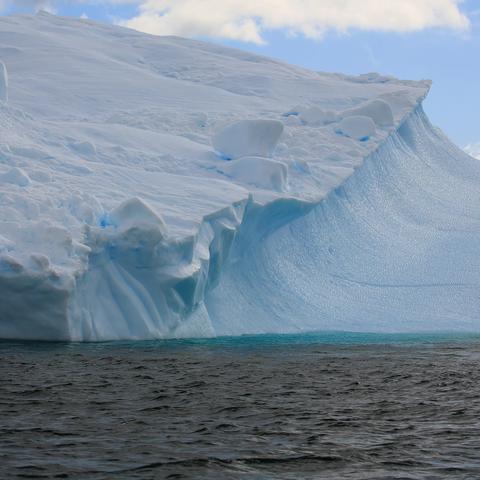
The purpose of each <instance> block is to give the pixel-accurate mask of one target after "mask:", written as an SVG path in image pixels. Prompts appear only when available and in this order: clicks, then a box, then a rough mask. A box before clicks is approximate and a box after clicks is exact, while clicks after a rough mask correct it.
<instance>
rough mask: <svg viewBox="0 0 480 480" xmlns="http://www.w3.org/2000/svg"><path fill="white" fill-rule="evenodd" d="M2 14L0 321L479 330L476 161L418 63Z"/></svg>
mask: <svg viewBox="0 0 480 480" xmlns="http://www.w3.org/2000/svg"><path fill="white" fill-rule="evenodd" d="M47 31H48V32H49V33H48V35H45V32H47ZM0 34H1V38H2V45H1V46H0V61H1V62H2V63H1V64H0V65H1V68H0V338H17V339H41V340H79V341H102V340H117V339H152V338H171V337H198V336H214V335H239V334H245V333H267V332H270V333H272V332H276V333H285V332H302V331H312V330H350V331H382V332H385V331H388V332H402V331H435V330H437V331H438V330H443V331H444V330H463V331H478V330H479V312H480V308H479V307H480V297H479V295H478V291H479V284H480V242H479V241H478V238H479V234H480V208H479V207H480V189H479V188H478V185H480V163H479V162H478V161H474V160H473V159H472V158H470V157H469V156H468V155H466V154H465V153H463V152H461V151H460V150H459V149H457V147H455V146H454V145H452V144H451V143H450V142H449V141H448V139H446V138H445V137H444V136H443V135H442V133H441V132H440V131H439V130H438V129H436V128H433V127H432V126H431V125H430V123H429V121H428V119H427V118H426V116H425V114H424V113H423V110H422V106H421V102H422V100H423V98H424V97H425V95H426V94H427V91H428V89H429V87H430V84H429V83H428V82H410V81H401V80H396V79H394V78H391V77H385V76H381V75H378V74H367V75H362V76H360V77H348V76H344V75H335V74H325V73H318V72H312V71H308V70H304V69H301V68H298V67H293V66H289V65H286V64H282V63H279V62H277V61H272V60H269V59H267V58H263V57H259V56H255V55H252V54H250V53H244V52H240V51H237V50H231V49H227V48H223V47H219V46H216V45H210V44H207V43H202V42H197V41H192V40H185V39H181V38H174V37H154V36H149V35H145V34H141V33H137V32H134V31H131V30H127V29H123V28H120V27H115V26H106V25H100V24H96V23H94V22H90V21H82V20H74V19H65V18H59V17H54V16H51V15H48V14H40V15H37V16H35V17H10V18H9V17H2V18H0ZM67 37H68V39H67ZM52 52H55V53H54V54H53V53H52ZM58 58H62V63H61V64H58V63H57V61H56V60H55V59H58ZM7 71H8V82H7ZM7 87H8V92H7ZM7 93H8V95H7ZM7 100H8V102H7Z"/></svg>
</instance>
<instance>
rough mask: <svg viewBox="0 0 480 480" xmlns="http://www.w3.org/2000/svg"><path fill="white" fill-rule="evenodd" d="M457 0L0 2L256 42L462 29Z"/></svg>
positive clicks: (159, 30)
mask: <svg viewBox="0 0 480 480" xmlns="http://www.w3.org/2000/svg"><path fill="white" fill-rule="evenodd" d="M462 1H463V0H0V10H1V7H2V6H3V7H5V6H6V5H10V6H12V5H14V6H21V7H23V8H26V7H27V8H28V7H30V9H32V10H39V9H48V10H50V11H52V10H53V9H54V6H55V5H59V6H60V5H63V6H65V5H68V4H69V3H70V4H90V5H105V4H110V5H115V6H119V5H122V4H131V5H137V6H138V15H137V16H135V17H133V18H130V19H127V20H124V21H122V22H121V24H122V25H125V26H128V27H131V28H134V29H136V30H140V31H143V32H147V33H153V34H158V35H181V36H186V37H196V36H207V37H219V38H227V39H235V40H241V41H245V42H254V43H262V42H263V34H264V32H265V31H268V30H281V31H284V32H286V33H287V34H289V35H304V36H305V37H307V38H314V39H319V38H321V37H322V36H323V35H324V34H325V33H326V32H327V31H329V30H336V31H339V32H347V31H348V30H351V29H359V30H375V31H389V32H411V31H418V30H423V29H426V28H432V27H445V28H449V29H454V30H459V31H462V30H466V29H468V27H469V24H470V22H469V19H468V18H467V17H466V15H465V14H464V13H462V11H461V10H460V7H459V6H460V4H461V3H462Z"/></svg>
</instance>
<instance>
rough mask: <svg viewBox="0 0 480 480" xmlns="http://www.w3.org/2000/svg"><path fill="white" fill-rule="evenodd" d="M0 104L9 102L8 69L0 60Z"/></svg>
mask: <svg viewBox="0 0 480 480" xmlns="http://www.w3.org/2000/svg"><path fill="white" fill-rule="evenodd" d="M0 102H1V103H7V102H8V75H7V67H6V66H5V64H4V63H3V62H2V61H1V60H0Z"/></svg>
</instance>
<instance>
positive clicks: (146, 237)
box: [104, 198, 167, 243]
mask: <svg viewBox="0 0 480 480" xmlns="http://www.w3.org/2000/svg"><path fill="white" fill-rule="evenodd" d="M109 223H110V224H111V225H113V226H114V227H115V229H116V230H117V232H118V234H121V235H122V236H124V237H126V238H129V239H130V240H131V241H132V243H139V242H141V241H144V242H154V243H158V242H159V241H160V240H162V239H163V238H164V237H165V236H166V235H167V226H166V225H165V222H164V220H163V218H162V217H161V216H160V215H158V214H157V213H155V212H154V211H153V210H152V208H151V207H150V206H148V205H147V204H146V203H145V202H144V201H143V200H141V199H140V198H130V199H128V200H125V201H124V202H122V203H121V204H120V205H119V206H118V207H117V208H115V209H114V210H112V212H110V215H109V216H108V222H105V223H104V226H108V224H109Z"/></svg>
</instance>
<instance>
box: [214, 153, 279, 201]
mask: <svg viewBox="0 0 480 480" xmlns="http://www.w3.org/2000/svg"><path fill="white" fill-rule="evenodd" d="M222 170H223V172H224V173H226V174H227V175H229V176H230V177H232V178H234V179H235V180H238V181H240V182H244V183H247V184H250V185H255V186H257V187H258V188H265V189H269V190H276V191H278V192H284V191H285V190H286V188H287V175H288V169H287V166H286V165H285V164H284V163H282V162H277V161H275V160H272V159H270V158H265V157H242V158H239V159H237V160H232V161H231V162H228V163H226V164H225V165H223V166H222Z"/></svg>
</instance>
